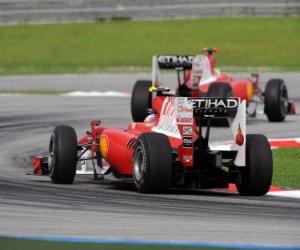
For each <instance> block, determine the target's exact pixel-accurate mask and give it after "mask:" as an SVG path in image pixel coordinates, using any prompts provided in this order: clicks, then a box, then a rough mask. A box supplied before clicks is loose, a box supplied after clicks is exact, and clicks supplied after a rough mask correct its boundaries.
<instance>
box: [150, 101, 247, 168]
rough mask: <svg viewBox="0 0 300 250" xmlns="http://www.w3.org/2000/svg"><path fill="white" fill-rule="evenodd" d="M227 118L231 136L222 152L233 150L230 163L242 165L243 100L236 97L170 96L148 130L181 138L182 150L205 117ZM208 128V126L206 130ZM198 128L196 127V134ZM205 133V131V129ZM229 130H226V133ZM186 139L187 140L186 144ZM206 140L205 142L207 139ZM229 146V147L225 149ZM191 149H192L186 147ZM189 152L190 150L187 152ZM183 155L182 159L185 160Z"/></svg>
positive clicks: (244, 103)
mask: <svg viewBox="0 0 300 250" xmlns="http://www.w3.org/2000/svg"><path fill="white" fill-rule="evenodd" d="M218 118H221V119H227V120H228V124H229V127H230V130H231V134H232V138H233V140H231V142H230V144H229V145H227V149H226V150H225V151H236V153H237V154H236V158H235V160H234V164H235V165H236V166H245V165H246V162H245V159H246V158H245V148H246V147H245V145H246V101H245V100H243V101H241V100H240V99H239V98H235V97H230V98H208V97H200V98H198V97H197V98H194V97H174V96H167V97H165V99H164V102H163V105H162V108H161V112H160V118H159V122H158V124H157V126H155V127H153V128H152V131H154V132H158V133H163V134H166V135H167V136H169V137H173V138H176V139H182V140H183V143H184V145H183V147H184V151H187V152H188V151H189V145H190V144H191V143H190V142H192V141H194V140H195V138H194V132H193V131H194V129H195V127H199V126H202V124H204V122H205V120H210V119H218ZM174 121H175V122H174ZM207 130H208V131H209V129H208V127H207V129H206V131H207ZM200 132H201V128H200V127H199V133H200ZM206 133H207V132H206ZM229 133H230V132H229ZM187 142H189V143H187ZM207 143H208V144H209V141H208V138H207ZM228 148H229V149H228ZM190 150H192V149H190ZM189 154H191V153H189ZM188 156H190V155H188V154H187V155H186V156H184V157H186V159H188Z"/></svg>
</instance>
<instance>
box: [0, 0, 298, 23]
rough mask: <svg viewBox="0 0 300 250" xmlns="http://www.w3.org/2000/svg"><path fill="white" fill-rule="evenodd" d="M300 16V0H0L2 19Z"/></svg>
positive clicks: (54, 20) (10, 21)
mask: <svg viewBox="0 0 300 250" xmlns="http://www.w3.org/2000/svg"><path fill="white" fill-rule="evenodd" d="M207 16H300V0H281V1H280V0H0V23H7V24H9V23H41V22H42V23H43V22H64V21H88V20H102V19H112V18H125V19H127V18H128V19H164V18H197V17H207Z"/></svg>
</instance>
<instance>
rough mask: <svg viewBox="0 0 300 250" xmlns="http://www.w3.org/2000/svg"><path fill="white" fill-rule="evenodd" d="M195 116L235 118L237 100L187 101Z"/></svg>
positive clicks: (201, 99)
mask: <svg viewBox="0 0 300 250" xmlns="http://www.w3.org/2000/svg"><path fill="white" fill-rule="evenodd" d="M189 101H190V102H191V103H192V105H193V112H194V114H195V115H200V114H203V115H212V116H224V117H235V115H236V113H237V109H238V105H239V101H238V98H234V97H232V98H196V99H189Z"/></svg>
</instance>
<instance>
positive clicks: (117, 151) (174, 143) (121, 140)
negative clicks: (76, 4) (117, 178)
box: [78, 96, 198, 176]
mask: <svg viewBox="0 0 300 250" xmlns="http://www.w3.org/2000/svg"><path fill="white" fill-rule="evenodd" d="M165 98H168V97H165V96H157V97H155V98H154V99H153V102H152V105H153V110H154V111H155V114H152V115H150V116H149V117H148V118H146V119H145V121H144V122H131V123H129V125H128V128H124V129H120V128H106V127H103V126H101V123H100V122H97V121H92V122H91V124H90V125H91V131H90V132H88V133H87V135H86V136H84V137H82V138H81V139H80V140H79V142H78V144H79V145H91V152H92V158H95V153H96V151H99V150H100V151H101V150H104V149H103V148H102V149H101V140H103V141H106V142H107V143H106V145H107V150H106V152H105V153H104V154H105V156H104V158H105V161H106V162H107V163H108V164H109V165H110V166H113V170H114V171H116V172H117V173H118V174H119V175H124V176H129V175H130V176H131V175H132V160H133V149H134V144H135V141H136V139H137V138H138V137H139V135H141V134H143V133H147V132H153V131H152V128H153V127H155V126H156V125H157V124H158V122H159V117H160V116H161V112H162V110H161V106H162V104H163V101H164V99H165ZM178 127H179V131H180V132H181V133H183V132H182V126H180V125H178ZM192 138H193V141H195V140H196V139H197V138H198V133H197V128H196V126H194V127H193V132H192ZM168 139H169V142H170V145H171V147H172V148H173V149H175V150H176V152H178V157H179V160H180V161H181V162H182V164H183V166H184V167H191V166H192V165H193V160H192V156H193V149H192V148H184V147H183V144H182V139H177V138H174V137H170V136H169V137H168ZM101 154H102V155H103V152H101Z"/></svg>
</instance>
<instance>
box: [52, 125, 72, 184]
mask: <svg viewBox="0 0 300 250" xmlns="http://www.w3.org/2000/svg"><path fill="white" fill-rule="evenodd" d="M48 159H49V162H48V165H49V173H50V177H51V180H52V182H53V183H60V184H72V183H73V181H74V177H75V173H76V165H77V135H76V132H75V130H74V129H73V128H72V127H69V126H64V125H61V126H57V127H55V129H54V131H53V133H52V135H51V138H50V143H49V158H48Z"/></svg>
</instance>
